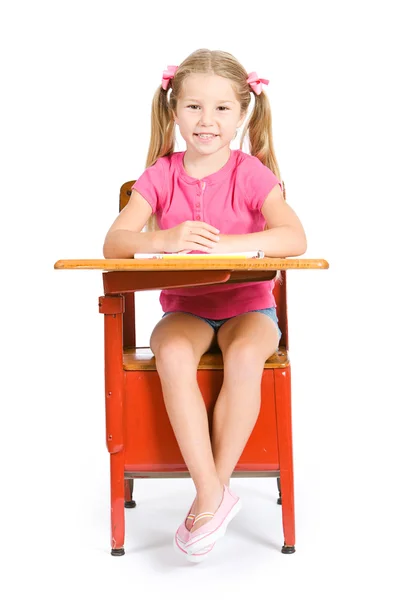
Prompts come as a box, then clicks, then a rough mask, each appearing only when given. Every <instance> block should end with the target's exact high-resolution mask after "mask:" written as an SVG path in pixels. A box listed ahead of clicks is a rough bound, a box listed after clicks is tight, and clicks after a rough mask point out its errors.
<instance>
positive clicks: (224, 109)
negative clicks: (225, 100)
mask: <svg viewBox="0 0 410 600" xmlns="http://www.w3.org/2000/svg"><path fill="white" fill-rule="evenodd" d="M187 108H198V104H189V105H188V106H187ZM218 108H223V111H222V112H225V111H227V110H229V108H228V107H227V106H218Z"/></svg>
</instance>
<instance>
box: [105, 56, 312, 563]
mask: <svg viewBox="0 0 410 600" xmlns="http://www.w3.org/2000/svg"><path fill="white" fill-rule="evenodd" d="M268 83H269V81H268V80H266V79H261V78H259V77H258V75H257V74H256V73H255V72H252V73H250V74H248V73H247V71H246V70H245V69H244V67H243V66H242V65H241V64H240V63H239V62H238V61H237V60H236V59H235V58H234V57H233V56H232V55H231V54H228V53H227V52H220V51H210V50H197V51H196V52H194V53H192V54H191V55H190V56H188V58H186V60H184V61H183V62H182V64H181V65H179V66H178V67H175V66H169V67H168V69H166V70H165V71H164V72H163V77H162V84H161V85H160V86H159V87H158V89H157V91H156V92H155V95H154V99H153V103H152V117H151V141H150V147H149V151H148V157H147V164H146V167H147V168H146V170H145V171H144V172H143V173H142V175H141V177H140V178H139V179H138V180H137V181H136V182H135V184H134V185H133V191H132V194H131V197H130V200H129V202H128V204H127V206H126V207H125V208H124V209H123V210H122V211H121V213H120V214H119V215H118V217H117V218H116V220H115V221H114V223H113V225H112V226H111V228H110V229H109V231H108V233H107V236H106V238H105V242H104V249H103V253H104V256H105V257H106V258H132V257H133V256H134V253H137V252H193V253H204V252H206V253H210V254H212V253H221V252H235V251H242V250H255V249H257V250H263V251H264V253H265V256H268V257H288V256H299V255H301V254H303V253H304V252H305V251H306V237H305V232H304V229H303V227H302V224H301V222H300V220H299V219H298V217H297V216H296V214H295V212H294V211H293V210H292V209H291V207H290V206H289V205H288V204H287V203H286V202H285V199H284V196H283V190H282V183H281V178H280V173H279V168H278V166H277V162H276V157H275V153H274V150H273V143H272V133H271V112H270V106H269V101H268V97H267V96H266V95H265V93H264V91H263V89H262V84H265V85H267V84H268ZM251 94H254V99H255V105H254V108H253V111H252V114H251V116H250V119H249V121H248V123H247V124H246V127H245V128H244V132H243V134H242V138H241V143H240V146H241V148H242V145H243V140H244V138H245V135H246V134H247V133H248V134H249V147H250V154H246V153H244V152H242V150H231V149H230V143H231V141H232V139H233V138H235V135H236V131H237V129H238V128H239V127H240V126H241V125H242V124H243V122H244V120H245V118H246V116H247V109H248V107H249V104H250V101H251ZM175 125H178V127H179V131H180V133H181V136H182V138H183V139H184V140H185V142H186V151H185V152H174V147H175ZM146 224H147V227H146V231H142V229H144V226H145V225H146ZM273 285H274V281H264V282H256V283H245V284H243V283H242V284H228V285H225V284H219V285H212V286H204V287H202V286H197V287H191V288H179V289H171V290H164V291H162V292H161V295H160V302H161V306H162V308H163V310H164V315H163V317H162V319H161V321H160V322H159V323H157V325H156V326H155V328H154V330H153V332H152V336H151V340H150V346H151V349H152V352H153V353H154V355H155V359H156V368H157V372H158V375H159V377H160V380H161V385H162V391H163V396H164V402H165V406H166V410H167V413H168V416H169V419H170V422H171V425H172V428H173V431H174V433H175V437H176V439H177V442H178V444H179V447H180V449H181V453H182V456H183V458H184V460H185V463H186V465H187V468H188V470H189V472H190V474H191V477H192V480H193V482H194V484H195V488H196V498H195V500H194V502H193V504H192V506H191V508H190V510H189V512H188V515H187V517H186V519H185V520H184V521H183V523H181V525H180V527H179V528H178V530H177V532H176V534H175V538H174V546H175V548H176V549H177V551H179V552H182V553H183V554H184V555H185V556H186V557H187V558H188V559H189V560H191V561H195V562H198V561H200V560H203V559H204V558H205V557H206V556H208V555H209V552H210V551H211V550H212V548H213V546H214V544H215V541H216V540H217V539H218V538H220V537H222V535H223V534H224V533H225V529H226V526H227V524H228V523H229V521H230V520H231V519H232V518H233V517H234V516H235V515H236V514H237V512H238V511H239V509H240V504H241V503H240V499H239V498H238V497H237V496H236V495H235V494H234V493H233V492H232V490H231V489H230V488H229V484H230V477H231V474H232V472H233V470H234V468H235V466H236V464H237V462H238V460H239V458H240V456H241V454H242V451H243V449H244V447H245V445H246V442H247V440H248V438H249V436H250V434H251V432H252V430H253V428H254V425H255V423H256V420H257V417H258V414H259V408H260V400H261V392H260V387H261V378H262V373H263V369H264V365H265V361H266V360H267V359H268V358H269V356H271V355H272V354H273V353H274V352H275V351H276V350H277V348H278V344H279V339H280V336H281V332H280V330H279V327H278V320H277V316H276V311H275V306H276V304H275V300H274V296H273V294H272V289H273ZM215 344H217V345H218V346H219V348H220V350H221V352H222V355H223V362H224V380H223V385H222V388H221V391H220V394H219V397H218V399H217V402H216V405H215V410H214V413H213V423H212V440H211V439H210V435H209V424H208V418H207V413H206V408H205V405H204V401H203V398H202V396H201V392H200V390H199V387H198V383H197V367H198V363H199V360H200V358H201V356H202V355H203V354H204V353H205V352H207V351H208V350H209V349H210V348H211V347H212V346H214V345H215Z"/></svg>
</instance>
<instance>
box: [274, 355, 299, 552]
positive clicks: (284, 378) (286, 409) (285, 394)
mask: <svg viewBox="0 0 410 600" xmlns="http://www.w3.org/2000/svg"><path fill="white" fill-rule="evenodd" d="M274 377H275V397H276V420H277V428H278V444H279V467H280V491H281V499H282V523H283V533H284V537H285V543H284V545H283V547H282V553H283V554H293V553H294V552H295V503H294V489H293V450H292V410H291V388H290V366H289V367H286V368H285V369H274Z"/></svg>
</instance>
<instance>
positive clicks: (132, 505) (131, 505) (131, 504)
mask: <svg viewBox="0 0 410 600" xmlns="http://www.w3.org/2000/svg"><path fill="white" fill-rule="evenodd" d="M124 506H125V508H135V507H136V506H137V503H136V502H135V500H126V502H124Z"/></svg>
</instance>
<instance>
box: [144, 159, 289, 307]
mask: <svg viewBox="0 0 410 600" xmlns="http://www.w3.org/2000/svg"><path fill="white" fill-rule="evenodd" d="M184 154H185V152H174V153H173V154H171V155H169V156H163V157H161V158H159V159H158V160H157V161H156V163H155V164H154V165H152V166H151V167H149V168H148V169H146V170H145V171H144V172H143V174H142V175H141V177H140V178H139V179H138V180H137V181H136V182H135V183H134V185H133V186H132V188H133V189H135V190H137V191H138V192H139V193H140V194H141V196H143V198H144V199H145V200H146V201H147V202H148V203H149V204H150V206H151V207H152V212H153V213H155V214H156V216H157V222H158V225H159V227H160V228H161V229H169V228H171V227H175V226H176V225H179V224H180V223H182V222H183V221H192V220H195V219H196V220H197V221H204V222H206V223H209V224H210V225H213V226H214V227H216V228H217V229H219V230H220V233H221V234H231V235H232V234H236V235H237V234H244V233H255V232H257V231H263V229H264V227H265V224H266V221H265V219H264V217H263V215H262V213H261V207H262V205H263V203H264V201H265V199H266V197H267V196H268V194H269V192H270V191H271V190H272V189H273V187H274V186H275V185H277V184H279V185H280V186H281V187H282V184H281V182H280V181H279V179H278V178H277V177H276V176H275V174H274V173H272V171H271V170H270V169H269V168H268V167H266V166H265V165H264V164H262V163H261V161H260V160H259V159H258V158H256V157H255V156H251V155H249V154H246V153H245V152H242V150H231V154H230V157H229V159H228V162H227V163H226V164H225V165H224V166H223V167H222V168H221V169H219V171H217V172H216V173H212V174H211V175H208V176H207V177H203V178H202V179H196V178H195V177H191V176H190V175H188V174H187V172H186V171H185V168H184V165H183V157H184ZM255 250H257V248H255ZM196 253H200V254H202V252H201V251H198V252H196ZM273 287H274V280H271V281H260V282H251V283H231V284H216V285H212V286H195V287H189V288H174V289H170V290H162V292H161V294H160V303H161V306H162V308H163V310H164V312H168V311H184V312H190V313H193V314H195V315H198V316H200V317H206V318H209V319H226V318H228V317H234V316H236V315H238V314H241V313H243V312H247V311H250V310H256V309H260V308H269V307H272V306H276V302H275V298H274V296H273V294H272V290H273Z"/></svg>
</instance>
